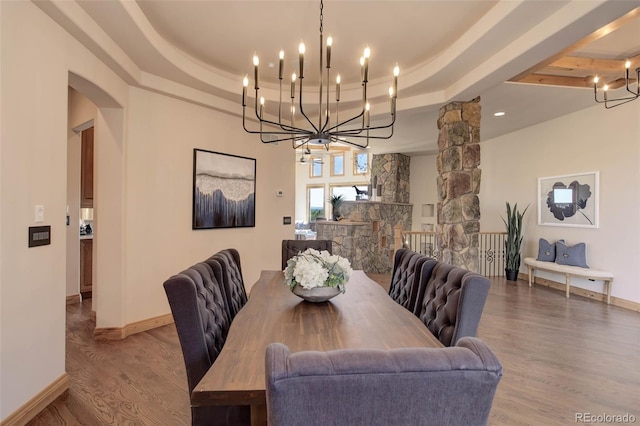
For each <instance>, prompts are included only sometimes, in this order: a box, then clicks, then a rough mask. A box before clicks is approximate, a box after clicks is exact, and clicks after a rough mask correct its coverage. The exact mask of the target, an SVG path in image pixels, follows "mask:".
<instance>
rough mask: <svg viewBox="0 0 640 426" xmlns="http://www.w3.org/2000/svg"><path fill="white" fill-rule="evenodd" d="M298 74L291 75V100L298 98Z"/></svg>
mask: <svg viewBox="0 0 640 426" xmlns="http://www.w3.org/2000/svg"><path fill="white" fill-rule="evenodd" d="M296 78H297V76H296V73H295V72H294V73H293V74H291V100H292V101H293V98H295V96H296Z"/></svg>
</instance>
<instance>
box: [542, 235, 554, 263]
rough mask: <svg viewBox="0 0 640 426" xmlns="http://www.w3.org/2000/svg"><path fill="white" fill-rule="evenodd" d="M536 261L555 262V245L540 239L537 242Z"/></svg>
mask: <svg viewBox="0 0 640 426" xmlns="http://www.w3.org/2000/svg"><path fill="white" fill-rule="evenodd" d="M538 260H540V261H542V262H555V261H556V244H555V243H550V242H549V241H547V240H545V239H544V238H540V240H539V241H538Z"/></svg>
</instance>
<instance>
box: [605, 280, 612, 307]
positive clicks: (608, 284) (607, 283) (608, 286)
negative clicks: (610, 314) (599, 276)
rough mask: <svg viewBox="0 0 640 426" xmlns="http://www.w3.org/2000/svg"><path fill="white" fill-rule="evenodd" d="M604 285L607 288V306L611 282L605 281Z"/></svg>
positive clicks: (609, 298)
mask: <svg viewBox="0 0 640 426" xmlns="http://www.w3.org/2000/svg"><path fill="white" fill-rule="evenodd" d="M604 283H605V285H606V287H607V305H610V304H611V280H606V281H605V282H604Z"/></svg>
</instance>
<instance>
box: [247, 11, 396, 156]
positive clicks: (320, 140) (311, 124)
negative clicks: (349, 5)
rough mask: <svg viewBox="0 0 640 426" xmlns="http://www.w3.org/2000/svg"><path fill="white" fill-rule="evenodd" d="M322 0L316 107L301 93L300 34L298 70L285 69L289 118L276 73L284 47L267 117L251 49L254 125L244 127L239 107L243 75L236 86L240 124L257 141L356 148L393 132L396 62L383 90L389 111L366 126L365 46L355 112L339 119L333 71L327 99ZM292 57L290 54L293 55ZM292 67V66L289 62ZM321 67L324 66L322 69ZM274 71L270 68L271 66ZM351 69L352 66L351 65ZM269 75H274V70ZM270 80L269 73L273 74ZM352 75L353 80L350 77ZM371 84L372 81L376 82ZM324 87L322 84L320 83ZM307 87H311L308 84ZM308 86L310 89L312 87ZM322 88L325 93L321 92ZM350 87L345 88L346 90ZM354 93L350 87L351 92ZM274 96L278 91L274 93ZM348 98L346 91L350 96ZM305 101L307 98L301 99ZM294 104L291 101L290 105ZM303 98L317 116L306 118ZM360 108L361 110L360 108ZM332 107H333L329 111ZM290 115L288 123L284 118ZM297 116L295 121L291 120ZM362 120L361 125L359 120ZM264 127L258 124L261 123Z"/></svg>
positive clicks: (302, 46)
mask: <svg viewBox="0 0 640 426" xmlns="http://www.w3.org/2000/svg"><path fill="white" fill-rule="evenodd" d="M322 23H323V0H320V44H319V47H320V49H319V52H318V53H319V57H320V58H319V61H318V62H317V64H318V70H319V83H318V86H317V92H318V95H319V96H318V97H317V99H318V103H317V104H316V107H317V109H316V108H314V107H313V105H311V103H310V102H305V99H303V97H304V95H305V94H306V93H305V92H304V89H305V88H303V87H302V83H303V80H302V79H303V78H304V59H305V58H304V54H305V44H304V42H302V40H300V44H299V46H298V53H299V70H298V73H297V74H296V73H293V74H292V75H291V87H290V89H291V106H290V108H291V109H290V111H291V115H290V118H289V120H287V118H286V112H284V116H283V109H287V108H289V106H288V105H284V106H283V102H286V101H283V96H286V94H284V95H283V91H286V88H285V87H283V84H282V78H283V73H284V51H283V50H280V52H279V59H280V60H279V63H278V65H279V67H278V79H279V84H278V85H279V97H278V98H277V99H276V102H278V105H277V106H272V107H271V108H272V111H270V112H271V114H275V113H276V112H275V108H276V107H277V117H276V119H273V120H272V119H269V118H263V117H267V114H265V107H264V98H262V97H261V96H260V92H259V88H260V75H259V64H260V62H259V60H258V55H257V52H255V51H254V56H253V64H254V81H255V97H254V103H255V115H256V118H257V119H258V126H257V127H258V128H254V129H250V128H249V127H248V126H247V125H248V124H249V123H248V122H247V118H246V113H245V111H246V110H245V108H246V104H247V102H248V95H247V93H248V92H247V87H248V77H245V80H243V89H242V126H243V128H244V130H245V131H246V132H247V133H251V134H256V135H259V136H260V141H261V142H262V143H267V144H270V143H277V142H280V141H291V146H292V147H293V148H294V149H297V148H300V147H303V146H306V145H319V146H323V147H325V148H326V149H327V150H328V149H329V145H330V144H331V143H338V142H339V143H344V144H349V145H352V146H355V147H358V148H361V149H364V148H368V147H369V141H370V139H375V140H388V139H390V138H391V137H392V136H393V129H394V125H395V121H396V98H397V94H398V88H397V85H398V67H397V64H396V68H395V69H394V73H395V74H394V79H393V85H392V89H393V90H392V91H390V92H389V97H390V99H391V101H390V108H391V113H390V116H389V117H388V119H387V120H386V122H385V123H379V122H378V121H377V120H376V121H375V123H374V125H373V126H371V111H370V104H369V99H368V95H367V87H368V80H369V59H370V55H371V49H370V48H369V46H366V48H365V49H364V52H363V55H362V57H361V58H360V78H361V83H362V84H361V85H362V103H361V104H360V108H361V109H360V111H358V112H356V115H354V116H352V117H350V118H349V117H347V118H346V119H342V120H340V117H339V112H340V111H339V109H340V108H339V105H340V96H341V94H340V86H341V76H340V75H338V76H337V77H336V86H335V97H336V98H335V105H331V101H330V96H331V78H332V75H331V70H330V68H331V55H332V52H331V51H332V49H333V38H332V37H327V38H326V40H325V39H324V37H323V25H322ZM294 61H295V59H294ZM325 61H326V65H325V63H324V62H325ZM269 68H275V67H274V64H272V63H269ZM293 68H294V69H295V66H294V67H293ZM324 68H326V71H324ZM274 71H275V70H274ZM356 72H357V71H356ZM274 77H275V76H274ZM297 79H300V86H299V87H296V80H297ZM274 80H275V79H274ZM354 81H357V80H354ZM356 86H357V84H356V85H354V87H353V89H354V90H353V92H356V91H357V87H356ZM376 87H377V86H376ZM325 88H326V89H325ZM311 89H313V88H311ZM296 90H298V93H299V96H298V97H297V98H298V99H296ZM313 91H314V90H310V92H313ZM325 92H326V93H325ZM350 92H351V91H350ZM354 94H355V93H354ZM276 96H278V95H276ZM350 99H351V100H353V98H352V97H350ZM307 101H308V99H307ZM259 102H260V108H259V109H258V103H259ZM296 104H297V105H296ZM307 104H309V105H311V108H310V109H311V110H313V111H314V113H315V111H317V112H318V120H317V122H316V121H315V120H311V119H310V117H309V116H308V114H306V113H305V108H306V107H307ZM294 105H295V106H296V108H297V109H298V111H299V112H298V113H299V114H300V115H301V116H302V120H296V117H295V109H294ZM365 108H366V111H365ZM333 111H335V113H334V112H333ZM332 115H333V116H335V122H334V121H332ZM289 121H291V125H289V124H288V122H289ZM296 121H298V124H297V125H295V124H294V123H295V122H296ZM365 123H366V126H365ZM263 127H264V129H263Z"/></svg>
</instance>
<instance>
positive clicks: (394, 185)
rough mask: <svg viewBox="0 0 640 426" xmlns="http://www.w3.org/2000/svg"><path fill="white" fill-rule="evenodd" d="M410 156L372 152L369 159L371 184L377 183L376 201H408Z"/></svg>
mask: <svg viewBox="0 0 640 426" xmlns="http://www.w3.org/2000/svg"><path fill="white" fill-rule="evenodd" d="M410 164H411V157H409V156H406V155H404V154H374V155H373V158H372V159H371V185H372V186H373V185H374V184H375V185H377V187H378V189H380V191H376V198H377V201H380V202H383V203H408V202H409V171H410Z"/></svg>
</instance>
